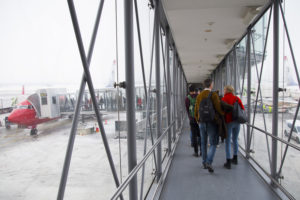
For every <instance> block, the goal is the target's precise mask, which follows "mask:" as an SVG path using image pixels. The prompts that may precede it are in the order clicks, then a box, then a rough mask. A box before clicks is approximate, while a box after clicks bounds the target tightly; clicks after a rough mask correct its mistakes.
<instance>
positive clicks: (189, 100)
mask: <svg viewBox="0 0 300 200" xmlns="http://www.w3.org/2000/svg"><path fill="white" fill-rule="evenodd" d="M196 98H197V93H196V89H195V87H194V86H193V85H190V87H189V95H188V96H187V97H186V98H185V108H186V111H187V113H188V116H189V120H190V127H191V132H192V141H191V142H192V146H193V147H194V154H193V156H195V157H198V155H199V154H198V145H200V156H201V140H200V141H199V144H198V139H197V138H199V139H200V130H199V126H198V123H197V121H196V119H195V113H194V111H195V103H196Z"/></svg>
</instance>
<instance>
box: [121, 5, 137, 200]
mask: <svg viewBox="0 0 300 200" xmlns="http://www.w3.org/2000/svg"><path fill="white" fill-rule="evenodd" d="M124 25H125V28H124V34H125V35H124V36H125V49H124V50H125V79H126V99H127V103H126V107H127V112H126V117H127V150H128V173H130V172H131V170H132V169H133V168H134V167H135V166H136V164H137V159H136V122H135V86H134V83H135V82H134V44H133V42H134V40H133V1H132V0H124ZM129 199H132V200H137V199H138V191H137V176H136V175H135V177H134V178H133V179H132V180H131V182H130V183H129Z"/></svg>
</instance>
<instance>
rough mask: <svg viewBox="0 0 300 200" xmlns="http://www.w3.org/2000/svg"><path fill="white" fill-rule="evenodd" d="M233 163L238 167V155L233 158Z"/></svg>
mask: <svg viewBox="0 0 300 200" xmlns="http://www.w3.org/2000/svg"><path fill="white" fill-rule="evenodd" d="M231 163H232V164H235V165H237V164H238V159H237V155H234V156H233V158H232V159H231Z"/></svg>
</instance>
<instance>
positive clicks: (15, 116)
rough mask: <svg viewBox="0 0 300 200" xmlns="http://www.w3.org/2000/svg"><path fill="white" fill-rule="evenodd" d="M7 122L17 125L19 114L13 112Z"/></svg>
mask: <svg viewBox="0 0 300 200" xmlns="http://www.w3.org/2000/svg"><path fill="white" fill-rule="evenodd" d="M7 119H8V121H10V122H12V123H18V122H19V120H20V113H18V112H15V111H13V112H12V113H11V114H10V115H9V116H8V117H7Z"/></svg>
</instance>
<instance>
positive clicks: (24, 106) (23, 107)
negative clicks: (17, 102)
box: [18, 105, 28, 109]
mask: <svg viewBox="0 0 300 200" xmlns="http://www.w3.org/2000/svg"><path fill="white" fill-rule="evenodd" d="M18 109H28V105H21V106H18Z"/></svg>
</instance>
